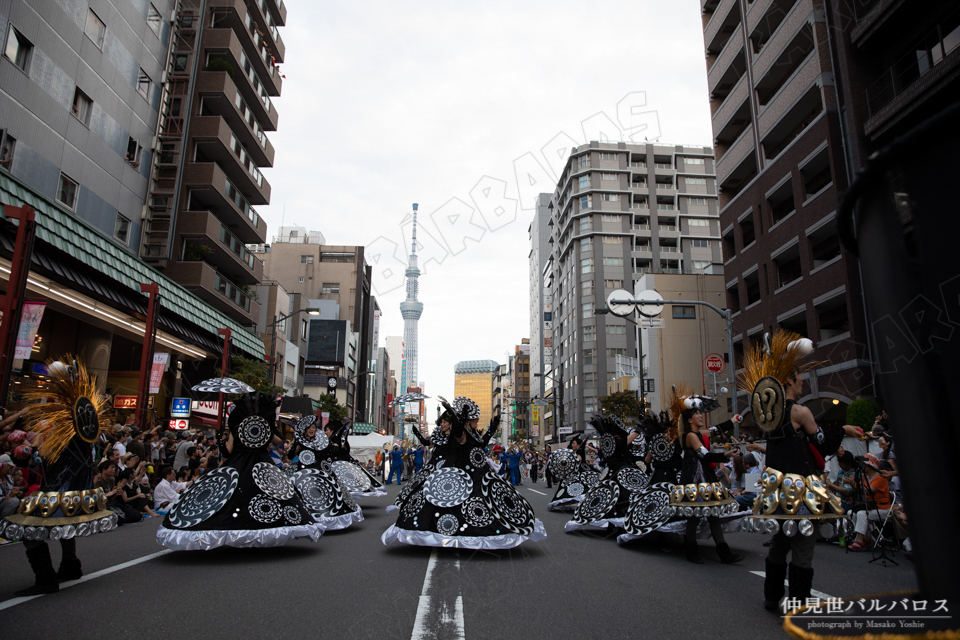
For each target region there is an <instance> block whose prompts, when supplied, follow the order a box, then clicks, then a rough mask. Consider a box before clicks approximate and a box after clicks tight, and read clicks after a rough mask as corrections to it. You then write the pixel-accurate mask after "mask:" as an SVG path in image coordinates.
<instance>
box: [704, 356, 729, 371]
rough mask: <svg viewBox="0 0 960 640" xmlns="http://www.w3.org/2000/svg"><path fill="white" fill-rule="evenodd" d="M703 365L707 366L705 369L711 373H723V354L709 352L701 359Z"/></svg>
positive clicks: (724, 366)
mask: <svg viewBox="0 0 960 640" xmlns="http://www.w3.org/2000/svg"><path fill="white" fill-rule="evenodd" d="M703 365H704V366H705V367H706V368H707V371H710V372H712V373H723V370H724V369H725V368H726V363H725V362H724V361H723V356H721V355H720V354H719V353H711V354H709V355H708V356H707V357H706V358H704V359H703Z"/></svg>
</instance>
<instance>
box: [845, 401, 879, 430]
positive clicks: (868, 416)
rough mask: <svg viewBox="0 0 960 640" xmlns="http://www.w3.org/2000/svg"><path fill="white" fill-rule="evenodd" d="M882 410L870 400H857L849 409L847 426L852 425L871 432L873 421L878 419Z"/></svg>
mask: <svg viewBox="0 0 960 640" xmlns="http://www.w3.org/2000/svg"><path fill="white" fill-rule="evenodd" d="M879 413H880V410H879V409H878V408H877V405H876V404H874V402H873V400H871V399H870V398H857V399H856V400H854V401H853V402H851V403H850V406H849V407H847V424H852V425H855V426H857V427H860V428H862V429H863V430H864V431H870V429H872V428H873V421H874V420H876V419H877V414H879Z"/></svg>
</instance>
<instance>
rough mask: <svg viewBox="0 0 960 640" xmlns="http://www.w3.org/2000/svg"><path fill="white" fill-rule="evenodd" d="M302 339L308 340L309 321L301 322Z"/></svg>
mask: <svg viewBox="0 0 960 640" xmlns="http://www.w3.org/2000/svg"><path fill="white" fill-rule="evenodd" d="M300 338H301V339H302V340H306V339H307V321H306V320H301V321H300Z"/></svg>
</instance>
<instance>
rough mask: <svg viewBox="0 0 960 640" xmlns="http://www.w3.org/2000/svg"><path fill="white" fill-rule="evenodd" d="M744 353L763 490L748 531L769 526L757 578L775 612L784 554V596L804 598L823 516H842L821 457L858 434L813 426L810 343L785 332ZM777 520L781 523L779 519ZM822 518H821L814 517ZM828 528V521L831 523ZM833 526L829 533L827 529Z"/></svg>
mask: <svg viewBox="0 0 960 640" xmlns="http://www.w3.org/2000/svg"><path fill="white" fill-rule="evenodd" d="M764 343H765V344H760V343H757V344H755V345H754V347H753V349H752V350H750V351H749V352H747V354H746V355H745V357H744V359H743V374H742V375H741V377H740V378H739V379H738V381H737V382H738V386H739V388H740V389H742V390H744V391H747V392H749V393H750V396H751V398H752V400H753V402H752V409H753V414H754V417H755V419H756V420H757V425H758V426H759V427H760V429H761V430H763V431H764V432H765V434H766V437H767V457H766V467H765V468H764V470H763V473H762V474H761V483H762V485H763V487H762V490H761V491H762V493H761V494H760V495H758V496H757V499H756V502H755V503H754V509H753V512H754V514H755V515H754V516H748V517H747V518H745V519H744V522H745V523H749V524H748V526H747V529H748V530H761V529H762V530H764V531H766V532H767V533H774V534H775V535H774V536H773V540H772V541H771V545H770V551H769V553H768V554H767V561H766V577H765V579H764V583H763V594H764V605H763V606H764V607H765V608H766V609H768V610H770V611H778V610H779V607H780V601H781V599H783V596H784V584H783V582H784V579H785V578H786V577H787V573H788V566H787V555H788V554H789V555H790V564H789V582H790V598H791V599H794V598H797V599H799V600H800V602H805V601H806V598H808V597H810V590H811V589H812V588H813V551H814V547H815V546H816V541H817V538H818V537H819V535H820V533H821V530H822V529H823V527H827V526H828V525H827V524H825V523H826V521H827V520H831V519H834V520H835V519H836V518H839V517H842V514H843V506H842V504H841V502H840V498H838V497H837V496H834V495H833V494H831V493H829V491H828V490H827V489H826V486H825V484H824V483H823V481H822V479H821V478H820V476H819V474H821V473H822V471H823V458H824V457H825V456H828V455H832V454H833V453H835V452H836V451H837V449H838V448H839V446H840V444H841V442H842V441H843V436H844V434H846V435H851V436H859V435H862V433H863V431H862V430H861V429H860V428H859V427H854V426H851V425H844V426H843V427H819V426H817V423H816V421H815V420H814V418H813V413H811V412H810V410H809V409H807V408H806V407H804V406H803V405H801V404H799V403H798V402H797V401H798V400H799V399H800V398H801V397H803V374H805V373H806V372H808V371H810V370H812V369H813V368H814V367H815V366H816V365H817V363H815V362H807V363H804V362H803V360H804V358H805V357H806V356H809V355H810V354H811V353H813V343H812V342H811V341H810V340H809V339H807V338H801V337H800V336H799V335H797V334H795V333H793V332H790V331H778V332H777V333H775V334H774V335H773V337H772V338H771V337H770V335H769V334H766V335H765V336H764ZM781 523H782V525H781ZM821 523H824V524H821ZM828 528H832V525H830V526H829V527H828ZM831 533H832V532H831Z"/></svg>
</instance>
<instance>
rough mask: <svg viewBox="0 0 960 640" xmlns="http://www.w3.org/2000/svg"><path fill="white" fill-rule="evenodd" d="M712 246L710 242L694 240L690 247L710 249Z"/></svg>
mask: <svg viewBox="0 0 960 640" xmlns="http://www.w3.org/2000/svg"><path fill="white" fill-rule="evenodd" d="M710 244H711V243H710V241H709V240H702V239H700V238H694V239H693V240H691V241H690V246H692V247H699V248H701V249H709V248H710Z"/></svg>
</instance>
